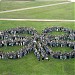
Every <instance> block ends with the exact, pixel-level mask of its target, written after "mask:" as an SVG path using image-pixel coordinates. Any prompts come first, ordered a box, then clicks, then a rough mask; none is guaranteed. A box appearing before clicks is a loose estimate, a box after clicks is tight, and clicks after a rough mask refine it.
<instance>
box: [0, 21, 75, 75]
mask: <svg viewBox="0 0 75 75" xmlns="http://www.w3.org/2000/svg"><path fill="white" fill-rule="evenodd" d="M19 26H23V27H33V28H35V29H36V30H37V31H38V33H39V34H40V33H42V30H43V29H44V28H46V27H51V26H63V27H67V28H70V29H75V26H74V23H71V22H68V23H67V22H65V23H63V22H54V23H53V22H21V21H20V22H18V21H17V22H16V21H0V30H5V29H10V28H15V27H19ZM19 48H20V47H19ZM3 49H4V48H3ZM8 49H9V48H5V50H8ZM10 49H11V48H10ZM15 49H18V48H16V47H12V49H11V50H15ZM57 49H60V48H53V50H55V51H57ZM0 50H1V49H0ZM61 50H63V51H66V50H68V51H71V49H69V48H62V49H61ZM74 74H75V59H69V60H58V59H53V58H50V61H46V60H45V61H38V60H37V59H36V57H35V56H34V54H33V52H31V53H30V54H28V55H27V56H25V57H23V58H22V59H18V60H0V75H74Z"/></svg>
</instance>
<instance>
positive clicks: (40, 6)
mask: <svg viewBox="0 0 75 75" xmlns="http://www.w3.org/2000/svg"><path fill="white" fill-rule="evenodd" d="M67 3H71V2H62V3H55V4H49V5H43V6H35V7H29V8H21V9H14V10H6V11H1V12H0V13H8V12H14V11H22V10H30V9H35V8H43V7H49V6H56V5H61V4H67Z"/></svg>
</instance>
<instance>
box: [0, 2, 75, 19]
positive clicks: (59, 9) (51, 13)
mask: <svg viewBox="0 0 75 75" xmlns="http://www.w3.org/2000/svg"><path fill="white" fill-rule="evenodd" d="M33 4H34V6H35V5H37V4H39V5H40V4H41V5H42V4H43V5H44V4H46V3H41V2H35V3H32V5H33ZM47 4H49V3H47ZM14 7H16V6H15V5H14ZM74 7H75V3H69V4H63V5H57V6H52V7H44V8H37V9H31V10H23V11H15V12H9V13H1V14H0V18H25V19H26V18H27V19H34V18H35V19H72V20H73V19H75V15H74V14H75V9H74ZM2 9H3V8H2ZM18 15H19V16H18ZM40 15H41V16H40Z"/></svg>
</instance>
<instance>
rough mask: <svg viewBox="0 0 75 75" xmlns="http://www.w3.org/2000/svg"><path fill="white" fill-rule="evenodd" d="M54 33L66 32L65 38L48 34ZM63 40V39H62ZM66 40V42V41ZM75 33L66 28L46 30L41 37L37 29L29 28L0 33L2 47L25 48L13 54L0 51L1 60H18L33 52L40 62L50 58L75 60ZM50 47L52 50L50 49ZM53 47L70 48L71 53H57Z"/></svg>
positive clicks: (0, 45)
mask: <svg viewBox="0 0 75 75" xmlns="http://www.w3.org/2000/svg"><path fill="white" fill-rule="evenodd" d="M52 31H59V32H62V31H64V32H65V33H67V34H66V35H63V36H53V35H50V34H47V33H49V32H52ZM25 33H26V34H31V35H32V36H31V37H29V36H20V34H25ZM61 38H62V39H61ZM65 39H66V40H65ZM71 40H73V41H74V40H75V31H74V30H70V29H68V28H64V27H52V28H45V30H44V31H43V33H42V34H41V35H39V34H38V33H37V31H36V30H35V29H32V28H27V27H18V28H13V29H10V30H5V31H0V47H4V46H6V47H8V46H15V45H17V46H19V45H20V46H23V48H22V49H20V50H17V51H16V52H15V51H12V52H3V51H0V59H18V58H22V57H23V56H26V55H27V54H29V53H30V52H33V53H34V55H35V56H36V58H37V59H38V60H39V61H40V60H45V59H46V60H49V58H50V57H52V58H56V59H70V58H75V42H73V41H71ZM49 47H50V48H49ZM52 47H61V48H62V47H69V48H71V49H72V51H71V52H64V53H62V52H55V51H53V50H52V49H51V48H52Z"/></svg>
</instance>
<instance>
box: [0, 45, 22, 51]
mask: <svg viewBox="0 0 75 75" xmlns="http://www.w3.org/2000/svg"><path fill="white" fill-rule="evenodd" d="M22 47H23V46H7V47H6V46H4V47H0V51H3V52H12V51H18V50H20V49H21V48H22Z"/></svg>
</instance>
